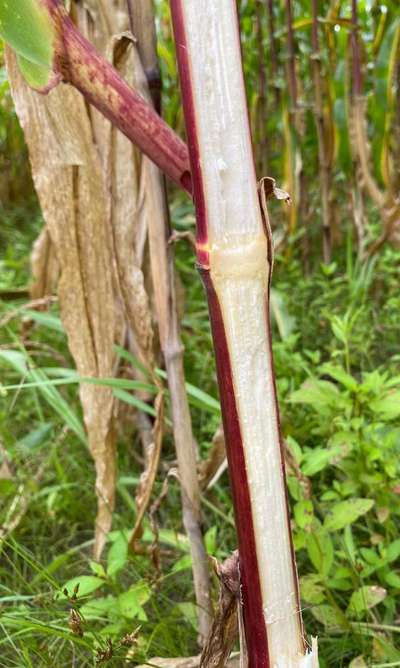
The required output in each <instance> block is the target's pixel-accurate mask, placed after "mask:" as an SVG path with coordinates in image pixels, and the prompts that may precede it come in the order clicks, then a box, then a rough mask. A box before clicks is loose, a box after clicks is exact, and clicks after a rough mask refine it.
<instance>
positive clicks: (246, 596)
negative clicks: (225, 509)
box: [200, 269, 269, 668]
mask: <svg viewBox="0 0 400 668" xmlns="http://www.w3.org/2000/svg"><path fill="white" fill-rule="evenodd" d="M200 274H201V277H202V279H203V283H204V286H205V288H206V292H207V297H208V308H209V313H210V321H211V327H212V333H213V340H214V348H215V356H216V361H217V374H218V385H219V391H220V398H221V405H222V416H223V423H224V433H225V441H226V448H227V457H228V463H229V472H230V481H231V488H232V495H233V501H234V508H235V517H236V529H237V534H238V542H239V555H240V564H241V569H240V578H241V585H242V590H241V594H242V599H243V615H244V625H245V633H246V640H247V652H248V657H249V666H250V668H269V660H268V641H267V632H266V626H265V620H264V613H263V605H262V596H261V588H260V580H259V574H258V563H257V554H256V543H255V537H254V527H253V518H252V513H251V502H250V492H249V486H248V481H247V473H246V463H245V458H244V452H243V444H242V434H241V431H240V423H239V416H238V412H237V406H236V402H235V393H234V387H233V376H232V368H231V362H230V358H229V350H228V343H227V340H226V334H225V327H224V322H223V318H222V313H221V308H220V305H219V302H218V297H217V294H216V292H215V290H214V286H213V284H212V279H211V277H210V273H209V271H207V270H204V269H200Z"/></svg>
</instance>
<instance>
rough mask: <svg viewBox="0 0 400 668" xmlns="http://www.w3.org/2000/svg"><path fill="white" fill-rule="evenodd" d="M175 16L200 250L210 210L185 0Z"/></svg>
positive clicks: (174, 4)
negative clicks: (192, 74) (184, 6)
mask: <svg viewBox="0 0 400 668" xmlns="http://www.w3.org/2000/svg"><path fill="white" fill-rule="evenodd" d="M171 14H172V22H173V26H174V35H175V43H176V54H177V60H178V67H179V78H180V81H181V91H182V98H183V106H184V111H185V126H186V132H187V138H188V145H189V155H190V164H191V173H192V177H193V196H194V201H195V204H196V221H197V224H196V238H197V244H198V247H199V248H204V247H205V246H206V244H207V241H208V230H207V207H206V202H205V197H204V188H203V177H202V173H201V162H200V150H199V144H198V140H197V128H196V110H195V104H194V100H193V93H192V83H191V72H190V62H189V57H188V51H187V46H186V33H185V25H184V18H183V7H182V1H181V0H171ZM197 258H198V262H199V264H200V265H203V264H206V265H208V253H207V254H205V253H204V252H201V253H200V254H198V256H197Z"/></svg>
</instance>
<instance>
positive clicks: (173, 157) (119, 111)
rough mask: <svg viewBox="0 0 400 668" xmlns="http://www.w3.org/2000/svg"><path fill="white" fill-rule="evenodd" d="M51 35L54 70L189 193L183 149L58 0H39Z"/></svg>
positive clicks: (187, 170) (171, 131)
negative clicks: (52, 31)
mask: <svg viewBox="0 0 400 668" xmlns="http://www.w3.org/2000/svg"><path fill="white" fill-rule="evenodd" d="M41 2H42V4H43V6H44V7H45V8H46V9H47V11H48V12H49V15H50V17H51V19H52V21H53V24H54V26H55V32H56V44H55V62H54V70H55V72H56V73H59V74H61V75H62V77H63V79H64V81H66V82H67V83H71V84H72V85H73V86H75V88H77V89H78V90H80V91H81V93H82V94H83V95H84V97H85V99H86V100H88V102H90V103H91V104H93V106H95V107H96V108H97V109H98V110H99V111H100V112H101V113H102V114H103V115H104V116H106V118H108V119H109V120H110V121H111V122H112V123H113V124H114V125H115V126H116V127H117V128H118V129H119V130H121V132H123V133H124V134H125V135H126V136H127V137H128V139H130V140H131V141H132V142H133V143H134V144H136V145H137V146H138V147H139V148H140V149H141V151H143V153H145V154H146V155H147V156H148V157H149V158H151V160H153V162H155V163H156V164H157V165H158V167H160V169H161V170H162V171H163V172H164V173H165V174H167V176H169V178H171V179H172V180H173V181H175V183H177V184H178V185H179V186H180V187H183V188H184V189H185V190H187V191H188V192H189V193H190V194H191V177H190V163H189V155H188V150H187V147H186V145H185V144H184V142H183V141H182V140H181V139H180V138H179V137H178V136H177V135H176V134H175V133H174V131H173V130H172V129H171V128H170V127H169V126H168V125H167V124H166V123H165V122H164V121H163V120H162V119H161V118H160V117H159V116H158V114H157V113H156V112H155V111H154V109H153V108H152V107H151V106H150V105H149V104H148V103H147V102H146V101H145V100H144V99H143V98H142V97H141V96H140V95H139V94H138V93H136V92H135V91H134V90H133V89H132V88H130V87H129V86H128V84H127V83H126V82H125V81H124V80H123V79H122V78H121V77H120V75H119V74H118V72H116V70H115V69H114V68H113V67H112V66H111V65H110V64H109V63H108V62H107V61H106V60H105V59H104V58H102V57H101V56H100V55H99V54H98V53H97V51H96V50H95V49H94V47H93V46H92V45H91V44H90V42H88V41H87V40H86V39H85V38H84V37H83V36H82V35H81V34H80V33H79V31H78V30H77V29H76V27H75V26H74V24H73V23H72V21H71V19H70V18H69V16H68V14H67V12H66V11H65V9H64V7H63V6H62V5H61V3H60V2H59V0H41Z"/></svg>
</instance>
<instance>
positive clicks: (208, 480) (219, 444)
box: [199, 425, 227, 489]
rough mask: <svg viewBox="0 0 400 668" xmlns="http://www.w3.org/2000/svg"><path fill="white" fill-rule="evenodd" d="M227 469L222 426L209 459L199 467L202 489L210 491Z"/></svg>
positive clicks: (213, 441) (215, 436) (216, 433)
mask: <svg viewBox="0 0 400 668" xmlns="http://www.w3.org/2000/svg"><path fill="white" fill-rule="evenodd" d="M226 468H227V460H226V449H225V437H224V430H223V427H222V425H220V426H219V427H218V429H217V431H216V432H215V434H214V436H213V440H212V447H211V450H210V452H209V454H208V457H207V459H205V460H204V461H202V462H201V464H200V466H199V480H200V486H201V488H202V489H208V488H209V487H212V485H213V484H214V483H215V482H216V481H217V480H218V479H219V477H220V475H221V474H222V473H223V471H225V469H226Z"/></svg>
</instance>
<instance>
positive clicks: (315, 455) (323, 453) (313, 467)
mask: <svg viewBox="0 0 400 668" xmlns="http://www.w3.org/2000/svg"><path fill="white" fill-rule="evenodd" d="M341 454H342V448H341V447H340V446H335V447H333V448H314V449H313V450H308V452H307V453H306V454H305V455H304V458H303V463H302V465H301V470H302V472H303V473H304V475H306V476H313V475H315V474H316V473H319V472H320V471H323V469H324V468H326V467H327V466H329V465H330V464H331V463H332V461H333V460H335V459H337V458H339V457H340V455H341Z"/></svg>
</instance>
